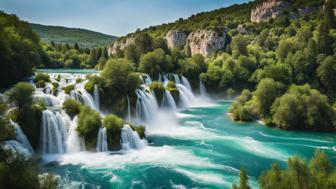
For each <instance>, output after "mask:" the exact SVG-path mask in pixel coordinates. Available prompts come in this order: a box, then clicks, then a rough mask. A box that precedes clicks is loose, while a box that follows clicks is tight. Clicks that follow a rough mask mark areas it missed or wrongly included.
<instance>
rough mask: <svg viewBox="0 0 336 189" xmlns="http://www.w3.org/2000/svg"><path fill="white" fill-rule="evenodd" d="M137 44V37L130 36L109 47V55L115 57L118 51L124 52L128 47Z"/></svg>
mask: <svg viewBox="0 0 336 189" xmlns="http://www.w3.org/2000/svg"><path fill="white" fill-rule="evenodd" d="M134 42H135V37H134V36H130V37H126V38H123V39H120V40H117V41H115V42H114V43H113V45H112V46H110V47H109V49H108V55H109V56H111V55H114V54H116V53H117V50H118V49H119V50H123V49H125V48H126V47H127V46H129V45H131V44H134Z"/></svg>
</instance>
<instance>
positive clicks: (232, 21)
mask: <svg viewBox="0 0 336 189" xmlns="http://www.w3.org/2000/svg"><path fill="white" fill-rule="evenodd" d="M283 1H284V2H288V4H289V5H288V7H286V9H287V10H286V11H285V12H287V13H288V12H295V11H298V10H303V9H305V8H310V7H321V6H322V5H323V2H324V0H309V1H307V0H283ZM264 2H267V0H256V1H250V2H248V3H243V4H234V5H232V6H230V7H224V8H219V9H216V10H212V11H208V12H201V13H198V14H195V15H191V16H190V17H189V18H187V19H182V18H180V19H179V20H176V21H175V22H171V23H165V24H162V25H157V26H151V27H149V28H145V29H143V30H142V31H139V30H138V31H137V32H135V33H141V32H148V33H150V34H151V35H153V36H154V37H163V36H164V35H165V34H166V33H167V32H168V31H170V30H182V31H186V32H190V31H194V30H197V29H214V28H223V27H225V28H231V27H233V26H237V24H239V23H244V24H246V23H247V22H250V19H251V11H252V9H254V8H255V7H256V6H258V5H260V4H262V3H264ZM274 2H276V1H274ZM132 34H134V33H131V34H130V35H132Z"/></svg>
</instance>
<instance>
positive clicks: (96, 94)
mask: <svg viewBox="0 0 336 189" xmlns="http://www.w3.org/2000/svg"><path fill="white" fill-rule="evenodd" d="M93 100H94V104H95V105H96V109H97V111H98V112H99V110H100V100H99V89H98V86H97V85H94V89H93Z"/></svg>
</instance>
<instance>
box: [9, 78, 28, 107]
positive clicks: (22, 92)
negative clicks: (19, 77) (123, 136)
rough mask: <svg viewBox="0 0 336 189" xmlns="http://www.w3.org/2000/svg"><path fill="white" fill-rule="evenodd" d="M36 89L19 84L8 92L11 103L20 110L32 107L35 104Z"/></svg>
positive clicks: (23, 83) (26, 84)
mask: <svg viewBox="0 0 336 189" xmlns="http://www.w3.org/2000/svg"><path fill="white" fill-rule="evenodd" d="M33 92H34V87H33V86H32V85H31V84H29V83H25V82H20V83H17V84H16V85H15V86H14V87H13V88H11V89H10V90H9V92H8V96H9V101H10V102H12V103H14V104H15V105H16V106H17V107H18V108H19V110H21V109H22V108H25V107H30V106H31V105H32V104H33V97H32V95H33Z"/></svg>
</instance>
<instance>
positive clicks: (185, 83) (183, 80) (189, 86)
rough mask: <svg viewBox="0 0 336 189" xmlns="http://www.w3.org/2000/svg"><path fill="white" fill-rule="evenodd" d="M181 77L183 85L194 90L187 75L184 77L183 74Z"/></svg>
mask: <svg viewBox="0 0 336 189" xmlns="http://www.w3.org/2000/svg"><path fill="white" fill-rule="evenodd" d="M181 78H182V85H184V86H185V87H187V88H188V89H189V90H190V91H192V89H191V85H190V83H189V80H188V79H187V78H186V77H184V76H182V77H181Z"/></svg>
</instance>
